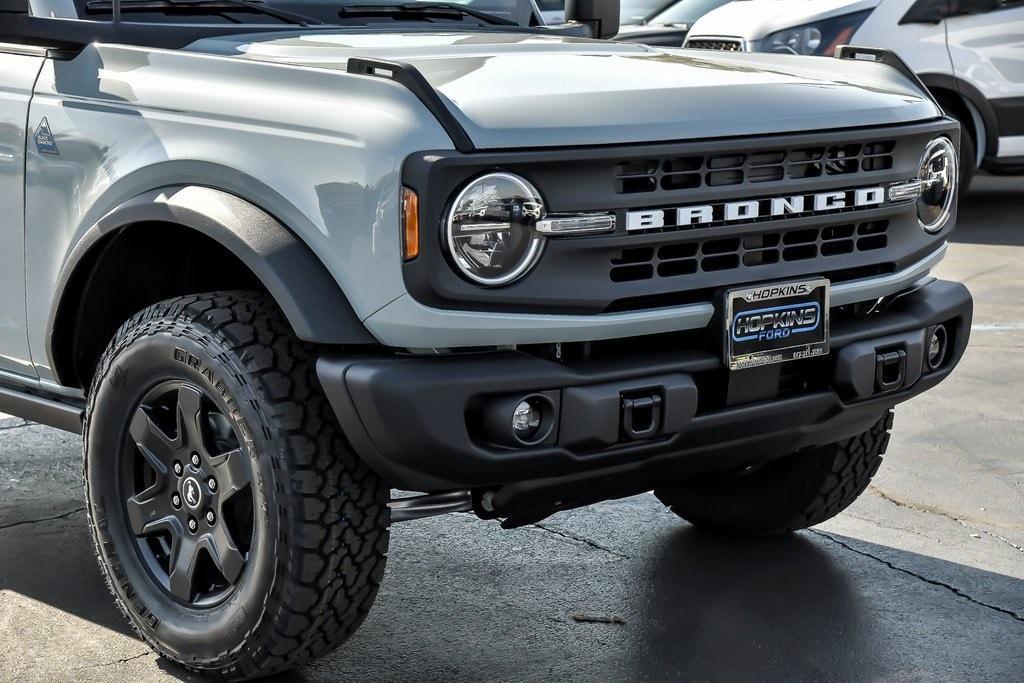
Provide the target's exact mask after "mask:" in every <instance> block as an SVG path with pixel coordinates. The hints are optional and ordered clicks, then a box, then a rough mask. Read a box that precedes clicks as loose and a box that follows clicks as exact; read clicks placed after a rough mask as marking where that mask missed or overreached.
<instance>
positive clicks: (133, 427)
mask: <svg viewBox="0 0 1024 683" xmlns="http://www.w3.org/2000/svg"><path fill="white" fill-rule="evenodd" d="M128 433H129V434H131V437H132V440H133V441H135V445H136V446H138V448H139V452H140V453H142V457H144V458H145V459H146V462H147V463H149V465H150V466H151V467H152V468H153V469H154V470H156V474H157V477H158V478H163V477H165V476H166V475H167V463H168V462H169V461H170V460H171V459H172V458H173V457H174V452H175V451H176V450H177V449H178V440H176V439H172V438H171V437H169V436H167V434H165V433H164V430H162V429H160V428H159V427H158V426H157V425H156V423H155V422H153V420H152V418H150V416H149V415H148V414H147V413H146V411H145V409H144V408H142V406H139V407H138V409H136V411H135V415H133V416H132V422H131V424H130V425H129V426H128ZM179 438H180V437H179Z"/></svg>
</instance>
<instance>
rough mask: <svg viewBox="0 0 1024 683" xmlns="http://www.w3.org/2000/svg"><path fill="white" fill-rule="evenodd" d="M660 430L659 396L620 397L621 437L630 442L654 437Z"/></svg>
mask: <svg viewBox="0 0 1024 683" xmlns="http://www.w3.org/2000/svg"><path fill="white" fill-rule="evenodd" d="M660 428H661V396H659V395H658V394H650V395H647V396H634V397H626V396H623V397H622V435H623V437H625V438H626V439H629V440H630V441H640V440H641V439H649V438H651V437H652V436H654V435H655V434H656V433H657V432H658V430H659V429H660Z"/></svg>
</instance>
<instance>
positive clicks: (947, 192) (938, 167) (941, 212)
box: [917, 137, 957, 232]
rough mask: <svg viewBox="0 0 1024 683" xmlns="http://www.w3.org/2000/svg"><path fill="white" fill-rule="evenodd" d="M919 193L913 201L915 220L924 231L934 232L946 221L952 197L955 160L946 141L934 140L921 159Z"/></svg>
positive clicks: (951, 149)
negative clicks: (915, 210)
mask: <svg viewBox="0 0 1024 683" xmlns="http://www.w3.org/2000/svg"><path fill="white" fill-rule="evenodd" d="M918 178H919V179H920V181H921V194H920V196H918V198H917V220H918V221H919V222H920V223H921V227H922V228H924V229H925V230H927V231H928V232H938V231H939V230H941V229H942V226H944V225H945V224H946V221H947V220H948V219H949V214H950V211H952V209H953V198H954V196H955V195H956V183H957V157H956V150H955V149H953V143H952V142H950V140H949V138H945V137H940V138H935V139H934V140H932V141H931V142H929V143H928V146H927V147H925V150H924V155H923V156H922V157H921V170H920V171H918Z"/></svg>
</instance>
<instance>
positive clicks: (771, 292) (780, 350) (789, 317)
mask: <svg viewBox="0 0 1024 683" xmlns="http://www.w3.org/2000/svg"><path fill="white" fill-rule="evenodd" d="M828 288H829V282H828V280H826V279H825V278H816V279H813V280H797V281H794V282H780V283H775V284H767V285H758V286H757V287H747V288H745V289H733V290H730V291H728V292H726V295H725V322H726V329H725V363H726V365H727V366H728V367H729V369H730V370H742V369H743V368H754V367H758V366H760V365H770V364H772V363H783V362H785V361H788V360H798V359H802V358H815V357H817V356H824V355H825V354H827V353H828Z"/></svg>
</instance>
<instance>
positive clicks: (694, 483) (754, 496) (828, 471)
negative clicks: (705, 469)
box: [654, 411, 893, 537]
mask: <svg viewBox="0 0 1024 683" xmlns="http://www.w3.org/2000/svg"><path fill="white" fill-rule="evenodd" d="M892 418H893V416H892V411H887V412H886V414H885V415H883V416H882V417H881V418H880V419H879V420H878V421H877V422H876V423H875V424H874V425H873V426H872V427H871V428H870V429H868V430H867V431H865V432H863V433H862V434H859V435H857V436H855V437H852V438H849V439H845V440H843V441H839V442H836V443H833V444H828V445H827V446H820V447H817V448H810V449H807V450H804V451H800V452H798V453H794V454H792V455H789V456H786V457H784V458H779V459H778V460H774V461H771V462H769V463H768V464H766V465H764V466H763V467H761V468H759V469H756V470H753V471H751V472H749V473H742V472H741V473H736V474H733V475H730V476H724V475H715V476H713V477H702V478H694V479H689V480H686V481H683V482H680V483H678V484H676V485H673V486H666V487H664V488H659V489H655V490H654V494H655V495H656V496H657V497H658V499H659V500H661V502H663V503H664V504H665V505H667V506H668V507H669V508H671V510H672V511H673V512H675V513H676V514H677V515H679V516H680V517H682V518H683V519H685V520H686V521H688V522H690V523H691V524H693V525H694V526H697V527H700V528H702V529H705V530H708V531H712V532H715V533H720V534H723V535H727V536H741V537H761V536H776V535H779V534H783V533H786V532H790V531H797V530H799V529H805V528H807V527H810V526H814V525H815V524H820V523H821V522H824V521H825V520H827V519H831V518H832V517H835V516H836V515H838V514H839V513H840V512H842V511H843V510H845V509H846V508H847V507H848V506H849V505H850V504H851V503H852V502H853V501H854V500H856V499H857V497H858V496H860V494H861V493H863V492H864V490H865V489H866V488H867V487H868V484H869V483H871V478H872V477H873V476H874V475H875V472H877V471H878V467H879V465H881V464H882V454H883V453H885V449H886V446H887V445H888V444H889V430H890V429H891V428H892Z"/></svg>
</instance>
